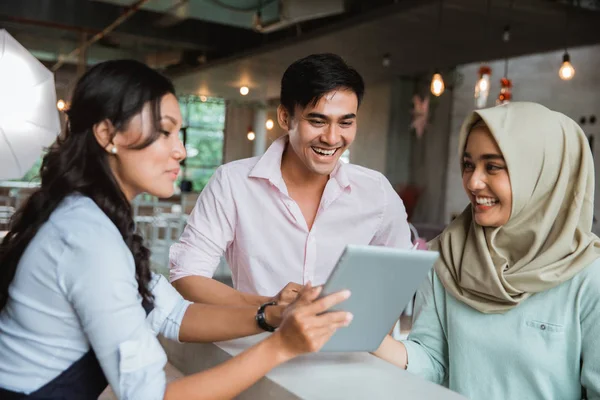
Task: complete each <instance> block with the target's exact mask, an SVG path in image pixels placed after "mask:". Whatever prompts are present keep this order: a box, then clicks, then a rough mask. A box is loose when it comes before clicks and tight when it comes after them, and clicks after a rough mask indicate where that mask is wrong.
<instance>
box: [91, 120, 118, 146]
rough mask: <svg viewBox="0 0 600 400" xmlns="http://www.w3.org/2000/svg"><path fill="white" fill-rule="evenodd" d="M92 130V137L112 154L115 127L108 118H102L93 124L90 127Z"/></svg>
mask: <svg viewBox="0 0 600 400" xmlns="http://www.w3.org/2000/svg"><path fill="white" fill-rule="evenodd" d="M92 130H93V131H94V137H95V138H96V140H97V141H98V144H100V146H102V148H103V149H104V150H106V151H107V152H109V153H113V154H114V150H113V148H116V147H115V145H114V143H113V138H114V136H115V135H114V132H115V127H114V125H113V124H112V122H110V121H109V120H108V119H105V120H102V121H100V122H98V123H97V124H95V125H94V126H93V128H92Z"/></svg>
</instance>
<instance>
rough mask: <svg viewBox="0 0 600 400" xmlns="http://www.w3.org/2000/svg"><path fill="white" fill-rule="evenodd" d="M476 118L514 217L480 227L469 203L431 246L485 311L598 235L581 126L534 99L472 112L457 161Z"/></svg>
mask: <svg viewBox="0 0 600 400" xmlns="http://www.w3.org/2000/svg"><path fill="white" fill-rule="evenodd" d="M478 120H483V122H485V124H486V125H487V126H488V128H489V130H490V131H491V133H492V136H493V137H494V138H495V140H496V142H497V143H498V146H499V147H500V150H501V151H502V154H503V156H504V159H505V162H506V165H507V169H508V173H509V176H510V181H511V186H512V212H511V217H510V219H509V221H508V222H507V223H506V224H505V225H504V226H501V227H498V228H489V227H488V228H484V227H482V226H480V225H477V224H476V223H475V221H474V220H473V214H472V210H471V205H469V206H468V207H467V208H466V209H465V211H464V212H463V213H462V214H461V215H460V216H459V217H458V218H456V219H455V220H454V221H453V222H452V223H451V224H450V225H449V226H448V227H447V228H446V229H445V230H444V232H443V233H442V234H441V235H440V236H439V237H437V238H436V239H434V240H433V241H432V242H431V243H430V246H431V248H432V250H437V251H439V252H440V259H439V260H438V262H437V263H436V264H435V271H436V273H437V275H438V277H439V278H440V280H441V282H442V284H443V285H444V287H445V288H446V290H447V291H448V292H449V293H450V294H451V295H453V296H454V297H455V298H457V299H458V300H460V301H462V302H464V303H466V304H468V305H469V306H471V307H473V308H475V309H477V310H479V311H481V312H483V313H503V312H506V311H508V310H510V309H512V308H513V307H516V306H517V305H519V303H520V302H522V301H523V300H525V299H527V298H528V297H529V296H531V295H532V294H534V293H538V292H542V291H545V290H548V289H551V288H553V287H555V286H557V285H559V284H561V283H562V282H565V281H567V280H569V279H571V278H572V277H573V276H574V275H575V274H577V273H578V272H579V271H581V270H582V269H584V268H586V267H587V266H588V265H589V264H590V263H591V262H592V261H594V260H595V259H597V258H599V257H600V239H599V238H598V237H597V236H596V235H594V234H593V233H592V232H591V227H592V218H593V202H594V164H593V159H592V154H591V151H590V148H589V144H588V140H587V138H586V136H585V134H584V133H583V131H582V130H581V128H580V127H579V126H578V125H577V124H576V123H575V122H574V121H573V120H571V119H570V118H568V117H566V116H565V115H563V114H560V113H558V112H554V111H551V110H549V109H547V108H545V107H543V106H541V105H539V104H535V103H510V104H507V105H503V106H498V107H494V108H490V109H486V110H479V111H475V112H473V113H472V114H471V115H470V116H469V117H468V118H467V119H466V121H465V123H464V124H463V126H462V129H461V132H460V139H459V152H460V160H461V163H462V153H463V151H464V148H465V145H466V141H467V137H468V134H469V130H470V128H471V127H472V126H473V124H474V123H475V122H477V121H478Z"/></svg>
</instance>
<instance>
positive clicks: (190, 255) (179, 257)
mask: <svg viewBox="0 0 600 400" xmlns="http://www.w3.org/2000/svg"><path fill="white" fill-rule="evenodd" d="M231 193H232V191H231V187H230V183H229V180H228V178H227V175H226V173H225V170H224V167H223V166H221V167H219V168H218V169H217V171H216V172H215V174H214V175H213V176H212V178H211V179H210V181H209V182H208V184H207V185H206V187H205V188H204V190H202V192H201V193H200V196H199V197H198V201H197V202H196V206H195V207H194V209H193V210H192V214H191V215H190V217H189V219H188V223H187V225H186V227H185V229H184V231H183V234H182V235H181V238H180V239H179V242H178V243H175V244H173V245H172V246H171V250H170V253H169V258H170V279H171V282H174V281H176V280H177V279H180V278H183V277H186V276H190V275H200V276H205V277H209V278H212V276H213V275H214V273H215V271H216V269H217V267H218V266H219V262H220V261H221V257H222V256H223V254H224V252H225V251H226V250H227V247H228V246H229V244H230V243H231V242H232V240H233V237H234V232H235V221H236V209H235V203H234V201H233V196H232V194H231Z"/></svg>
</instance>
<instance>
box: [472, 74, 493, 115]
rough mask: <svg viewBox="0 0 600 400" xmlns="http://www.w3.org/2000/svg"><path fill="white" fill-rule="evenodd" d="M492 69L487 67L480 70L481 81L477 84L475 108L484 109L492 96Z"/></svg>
mask: <svg viewBox="0 0 600 400" xmlns="http://www.w3.org/2000/svg"><path fill="white" fill-rule="evenodd" d="M491 76H492V69H491V68H490V67H489V66H487V65H482V66H481V67H480V68H479V79H478V80H477V83H476V84H475V108H484V107H485V106H486V105H487V100H488V96H489V95H490V78H491Z"/></svg>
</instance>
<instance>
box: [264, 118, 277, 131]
mask: <svg viewBox="0 0 600 400" xmlns="http://www.w3.org/2000/svg"><path fill="white" fill-rule="evenodd" d="M274 125H275V124H274V123H273V120H272V119H268V120H267V122H265V127H266V128H267V129H268V130H271V129H273V126H274Z"/></svg>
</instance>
